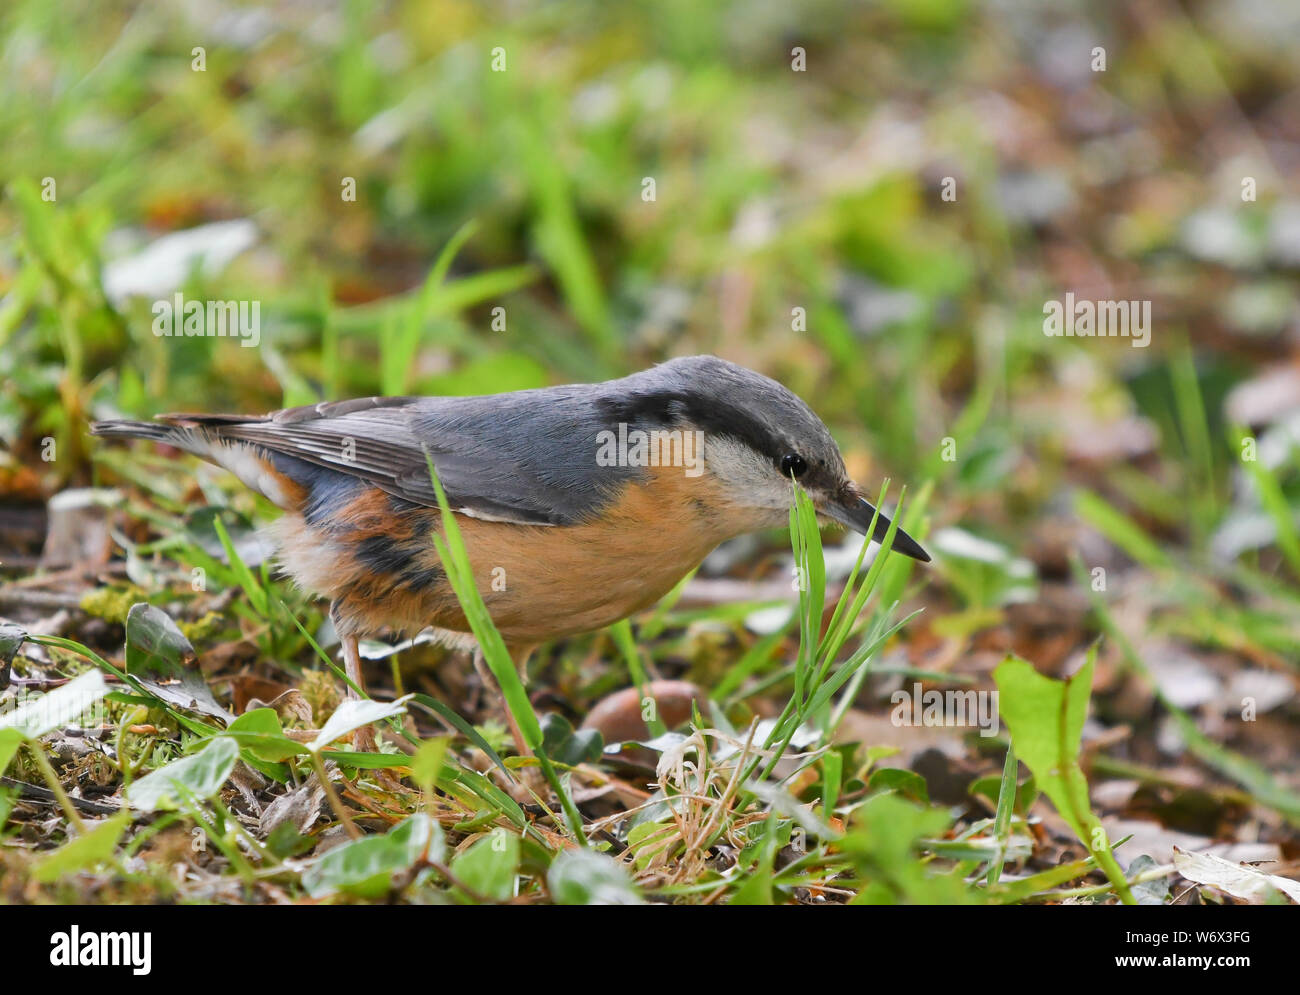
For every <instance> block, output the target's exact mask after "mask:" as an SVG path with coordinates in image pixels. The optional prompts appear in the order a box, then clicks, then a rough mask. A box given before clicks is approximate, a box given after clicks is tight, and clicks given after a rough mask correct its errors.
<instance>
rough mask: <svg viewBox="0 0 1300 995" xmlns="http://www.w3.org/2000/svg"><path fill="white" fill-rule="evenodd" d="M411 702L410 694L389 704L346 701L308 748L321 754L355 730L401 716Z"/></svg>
mask: <svg viewBox="0 0 1300 995" xmlns="http://www.w3.org/2000/svg"><path fill="white" fill-rule="evenodd" d="M410 700H411V695H409V694H408V695H403V696H402V697H401V698H398V699H397V700H396V701H388V702H384V701H372V700H371V699H369V698H361V699H358V700H354V701H345V702H343V704H341V705H339V707H338V708H336V709H334V714H333V715H331V716H330V717H329V718H328V719H327V720H326V722H325V724H324V725H323V726H321V729H320V733H319V734H317V736H316V738H315V739H313V740H312V741H311V742H310V743H308V744H307V748H308V749H309V750H311V751H312V752H313V753H319V752H320V751H321V750H323V749H325V747H327V746H329V745H330V743H333V742H334V741H335V740H337V739H342V738H343V737H344V736H346V735H347V734H348V733H350V732H352V731H353V730H354V729H360V728H361V727H362V726H366V725H369V724H370V723H372V722H379V721H380V720H382V719H387V718H391V717H392V716H394V715H401V714H402V713H403V712H405V711H406V703H407V702H408V701H410Z"/></svg>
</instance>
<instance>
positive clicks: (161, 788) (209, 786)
mask: <svg viewBox="0 0 1300 995" xmlns="http://www.w3.org/2000/svg"><path fill="white" fill-rule="evenodd" d="M238 759H239V744H238V743H236V742H235V741H234V740H233V739H231V738H230V737H229V736H217V737H215V738H213V739H212V740H211V742H209V743H208V745H207V746H205V747H204V748H203V749H202V750H200V751H199V752H198V753H194V754H191V755H190V756H188V757H181V759H179V760H175V761H173V762H172V763H169V764H168V765H167V766H166V767H160V768H159V769H158V770H156V771H154V772H153V773H152V774H149V775H147V776H145V777H142V778H140V780H138V781H133V782H132V783H131V786H130V787H129V788H127V789H126V800H127V803H128V804H129V805H130V806H131V807H132V808H135V809H139V810H140V811H141V812H157V811H166V810H171V809H178V808H181V807H182V806H183V805H184V804H185V803H186V802H187V801H188V800H189V799H191V798H199V799H203V798H211V797H212V796H213V795H215V794H216V793H217V792H218V791H220V790H221V786H222V785H223V784H225V783H226V778H228V777H230V772H231V771H233V770H234V769H235V762H236V761H237V760H238Z"/></svg>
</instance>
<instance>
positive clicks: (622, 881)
mask: <svg viewBox="0 0 1300 995" xmlns="http://www.w3.org/2000/svg"><path fill="white" fill-rule="evenodd" d="M546 884H547V886H548V887H549V888H550V890H551V897H552V898H553V899H555V903H556V904H557V905H644V904H645V902H644V900H643V899H642V898H641V893H640V892H639V891H638V890H637V888H636V886H635V885H634V884H633V883H632V882H631V880H630V879H629V878H628V876H627V872H626V871H625V870H624V869H623V865H622V864H620V863H619V862H618V861H617V860H615V859H614V858H613V857H610V856H608V855H606V854H603V853H596V852H595V851H594V850H565V851H564V852H563V853H561V854H560V855H559V856H558V857H556V858H555V860H554V861H552V862H551V868H550V870H549V871H547V873H546Z"/></svg>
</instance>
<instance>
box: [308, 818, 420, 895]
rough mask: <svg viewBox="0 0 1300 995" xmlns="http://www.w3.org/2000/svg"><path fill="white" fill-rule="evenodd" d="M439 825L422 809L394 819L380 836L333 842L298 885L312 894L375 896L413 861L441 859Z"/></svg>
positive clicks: (385, 888) (386, 889)
mask: <svg viewBox="0 0 1300 995" xmlns="http://www.w3.org/2000/svg"><path fill="white" fill-rule="evenodd" d="M444 850H445V844H444V842H443V837H442V827H441V826H439V825H438V824H437V823H436V822H434V821H433V819H431V818H429V816H428V815H426V814H425V813H423V812H417V813H416V814H415V815H413V816H411V817H410V818H409V819H406V820H404V821H403V822H400V823H398V824H397V825H396V826H394V827H393V828H392V829H390V830H389V831H388V832H387V833H386V834H384V835H383V836H366V837H364V838H362V839H359V840H352V841H351V842H349V843H344V844H343V845H342V846H337V847H335V848H334V849H333V850H331V851H329V853H327V854H325V856H323V857H321V858H320V859H319V860H317V861H316V862H315V863H314V864H312V865H311V867H309V868H307V870H305V871H304V872H303V875H302V885H303V887H304V888H305V889H307V894H309V895H310V896H311V897H312V898H324V897H325V896H327V895H333V894H335V893H337V892H346V893H347V894H350V895H355V896H357V897H359V898H379V897H380V896H382V895H384V894H386V893H387V892H388V891H389V889H391V888H392V886H393V876H394V875H395V874H398V873H401V872H402V871H406V870H409V869H410V868H411V867H413V866H414V865H415V863H416V861H418V860H421V859H426V858H427V859H429V860H433V861H441V860H442V859H443V856H444Z"/></svg>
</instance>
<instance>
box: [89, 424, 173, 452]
mask: <svg viewBox="0 0 1300 995" xmlns="http://www.w3.org/2000/svg"><path fill="white" fill-rule="evenodd" d="M186 431H187V430H186V429H185V428H184V427H182V426H180V425H168V424H167V423H166V422H157V421H125V420H119V421H97V422H92V423H91V426H90V434H91V435H102V436H104V437H105V438H108V439H152V440H153V441H154V442H167V443H170V444H171V445H174V446H177V447H178V448H181V449H184V448H185V447H184V446H182V445H181V437H182V436H184V434H185V433H186Z"/></svg>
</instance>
